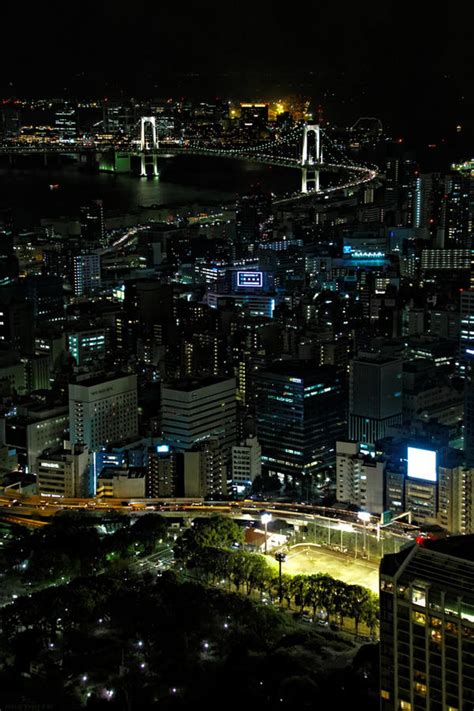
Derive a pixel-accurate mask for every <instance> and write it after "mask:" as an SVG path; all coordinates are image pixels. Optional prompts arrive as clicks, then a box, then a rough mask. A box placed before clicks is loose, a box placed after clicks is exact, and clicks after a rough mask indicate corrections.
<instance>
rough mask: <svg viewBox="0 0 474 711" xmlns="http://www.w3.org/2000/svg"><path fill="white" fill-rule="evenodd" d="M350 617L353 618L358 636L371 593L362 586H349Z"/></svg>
mask: <svg viewBox="0 0 474 711" xmlns="http://www.w3.org/2000/svg"><path fill="white" fill-rule="evenodd" d="M348 593H349V610H350V612H349V616H350V617H352V618H353V620H354V624H355V633H356V634H358V631H359V624H360V622H361V620H362V618H363V615H364V607H365V605H367V603H368V602H369V600H370V593H369V591H368V590H367V588H363V587H362V586H361V585H350V586H349V590H348Z"/></svg>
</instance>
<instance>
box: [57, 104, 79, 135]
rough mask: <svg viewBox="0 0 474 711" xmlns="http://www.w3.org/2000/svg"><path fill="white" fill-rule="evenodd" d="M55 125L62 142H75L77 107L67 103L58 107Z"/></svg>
mask: <svg viewBox="0 0 474 711" xmlns="http://www.w3.org/2000/svg"><path fill="white" fill-rule="evenodd" d="M54 126H55V128H56V131H57V132H58V136H59V140H60V142H61V143H74V141H75V140H76V136H77V118H76V109H75V108H74V107H72V106H68V105H67V104H65V105H64V106H62V107H61V108H59V109H57V111H56V115H55V121H54Z"/></svg>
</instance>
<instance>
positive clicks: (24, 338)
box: [0, 287, 34, 353]
mask: <svg viewBox="0 0 474 711" xmlns="http://www.w3.org/2000/svg"><path fill="white" fill-rule="evenodd" d="M33 319H34V316H33V304H31V303H30V302H28V301H25V300H24V299H22V298H21V295H20V294H18V295H16V294H14V293H8V287H6V288H5V289H3V290H1V291H0V341H1V342H2V343H8V344H9V345H10V347H11V348H12V349H14V350H17V351H19V352H20V353H32V352H33V339H34V327H33V324H34V320H33Z"/></svg>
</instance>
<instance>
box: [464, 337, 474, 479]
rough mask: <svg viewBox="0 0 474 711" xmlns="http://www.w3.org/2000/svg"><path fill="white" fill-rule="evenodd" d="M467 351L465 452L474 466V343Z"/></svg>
mask: <svg viewBox="0 0 474 711" xmlns="http://www.w3.org/2000/svg"><path fill="white" fill-rule="evenodd" d="M469 351H472V352H471V353H469ZM465 353H466V357H465V359H464V365H465V371H464V372H465V383H464V454H465V457H466V464H467V466H468V467H474V344H473V347H472V348H466V351H465Z"/></svg>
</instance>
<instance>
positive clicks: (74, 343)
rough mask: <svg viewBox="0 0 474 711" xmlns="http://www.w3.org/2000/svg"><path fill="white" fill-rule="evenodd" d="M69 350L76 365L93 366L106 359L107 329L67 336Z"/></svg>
mask: <svg viewBox="0 0 474 711" xmlns="http://www.w3.org/2000/svg"><path fill="white" fill-rule="evenodd" d="M67 348H68V351H69V353H70V354H71V355H72V357H73V358H74V360H75V361H76V365H85V364H93V363H96V362H97V361H102V360H103V359H104V358H105V328H93V329H92V328H91V329H87V330H83V331H82V330H81V331H74V332H72V333H68V334H67Z"/></svg>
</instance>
